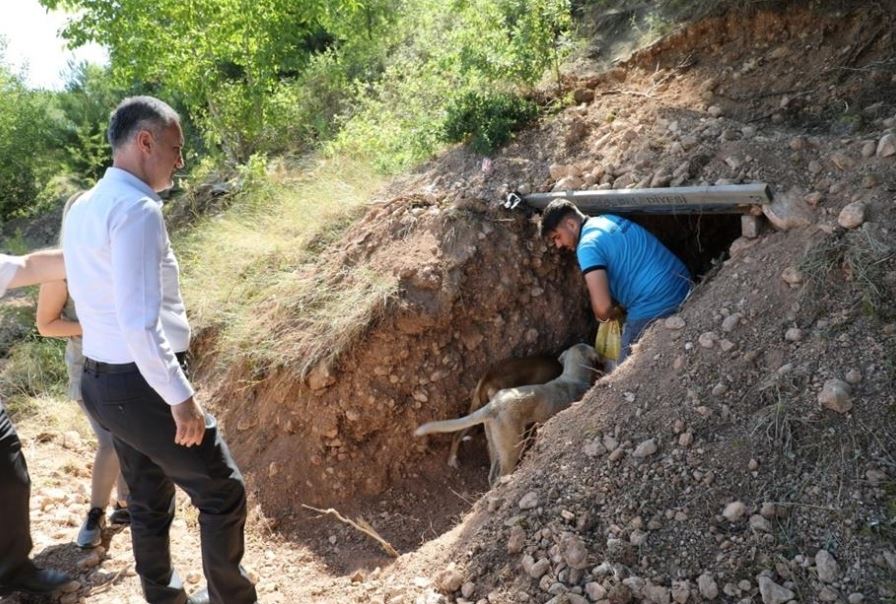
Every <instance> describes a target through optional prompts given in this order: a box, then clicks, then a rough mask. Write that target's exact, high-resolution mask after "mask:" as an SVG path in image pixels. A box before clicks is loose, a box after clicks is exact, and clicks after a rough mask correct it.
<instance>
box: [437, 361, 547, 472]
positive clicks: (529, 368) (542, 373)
mask: <svg viewBox="0 0 896 604" xmlns="http://www.w3.org/2000/svg"><path fill="white" fill-rule="evenodd" d="M562 371H563V366H562V365H561V364H560V362H559V361H557V359H556V358H554V357H551V356H531V357H524V358H522V359H505V360H503V361H501V362H499V363H496V364H494V365H492V366H491V367H490V368H489V370H488V371H487V372H486V373H485V375H484V376H482V378H480V380H479V383H478V384H476V390H474V391H473V399H472V400H471V401H470V410H469V411H468V413H467V414H468V415H469V414H470V413H474V412H475V411H477V410H478V409H479V408H480V407H482V406H483V405H484V404H485V403H487V402H488V401H489V400H491V398H492V397H493V396H495V393H496V392H498V391H499V390H503V389H504V388H513V387H514V386H528V385H530V384H544V383H545V382H547V381H549V380H552V379H554V378H555V377H557V376H558V375H560V373H561V372H562ZM469 431H470V429H469V428H466V429H464V430H463V431H461V432H460V433H458V434H456V435H455V436H454V440H452V441H451V451H450V452H449V453H448V465H449V466H451V467H452V468H456V467H457V449H458V447H460V442H461V440H463V438H464V436H466V435H467V433H468V432H469Z"/></svg>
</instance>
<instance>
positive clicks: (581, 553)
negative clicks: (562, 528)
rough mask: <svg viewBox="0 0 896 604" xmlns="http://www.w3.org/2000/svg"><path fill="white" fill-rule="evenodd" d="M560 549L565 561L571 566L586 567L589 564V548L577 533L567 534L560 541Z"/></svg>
mask: <svg viewBox="0 0 896 604" xmlns="http://www.w3.org/2000/svg"><path fill="white" fill-rule="evenodd" d="M560 551H561V555H562V556H563V561H564V562H566V564H567V565H568V566H569V567H570V568H577V569H580V568H585V567H587V566H588V550H587V548H586V547H585V543H584V542H583V541H582V540H581V539H580V538H578V537H577V536H575V535H567V536H566V537H564V538H563V540H562V541H561V542H560Z"/></svg>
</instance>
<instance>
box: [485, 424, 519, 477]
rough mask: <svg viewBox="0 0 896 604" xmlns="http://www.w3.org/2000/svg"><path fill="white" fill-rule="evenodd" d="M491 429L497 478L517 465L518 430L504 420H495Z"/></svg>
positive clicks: (511, 470) (508, 472) (506, 473)
mask: <svg viewBox="0 0 896 604" xmlns="http://www.w3.org/2000/svg"><path fill="white" fill-rule="evenodd" d="M489 427H490V429H491V439H490V440H491V445H492V449H493V451H494V455H495V462H496V464H495V465H496V466H497V468H496V470H495V471H496V473H497V476H496V477H495V480H497V478H498V476H506V475H508V474H510V473H511V472H513V469H514V468H515V467H516V446H517V438H518V437H517V436H516V431H515V430H514V429H513V427H512V426H509V425H507V424H506V423H504V422H502V421H500V420H499V421H495V422H494V425H491V426H489Z"/></svg>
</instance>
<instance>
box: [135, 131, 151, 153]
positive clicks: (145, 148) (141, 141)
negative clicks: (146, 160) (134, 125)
mask: <svg viewBox="0 0 896 604" xmlns="http://www.w3.org/2000/svg"><path fill="white" fill-rule="evenodd" d="M154 143H155V139H154V138H153V136H152V132H150V131H149V130H139V131H138V132H137V134H136V135H135V136H134V144H135V145H136V146H137V148H138V149H139V150H140V152H141V153H145V154H147V155H149V153H150V152H151V151H152V146H153V144H154Z"/></svg>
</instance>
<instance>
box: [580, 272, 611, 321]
mask: <svg viewBox="0 0 896 604" xmlns="http://www.w3.org/2000/svg"><path fill="white" fill-rule="evenodd" d="M585 286H586V287H587V288H588V297H589V298H590V299H591V310H592V311H593V312H594V316H595V317H596V318H597V320H598V321H609V320H610V319H615V318H617V317H618V314H617V313H616V309H615V308H614V307H613V297H612V296H611V295H610V281H609V279H608V278H607V271H606V270H604V269H602V268H598V269H594V270H590V271H588V272H587V273H585Z"/></svg>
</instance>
